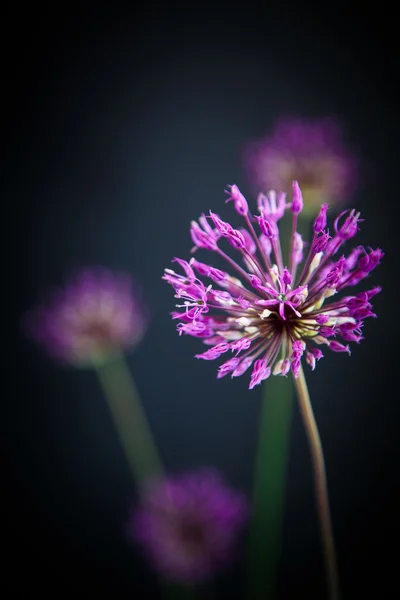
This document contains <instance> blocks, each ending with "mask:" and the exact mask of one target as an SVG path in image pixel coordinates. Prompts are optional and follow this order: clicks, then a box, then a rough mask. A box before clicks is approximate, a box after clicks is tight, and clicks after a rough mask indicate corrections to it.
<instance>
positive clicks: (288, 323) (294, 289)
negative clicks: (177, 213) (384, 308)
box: [163, 181, 383, 389]
mask: <svg viewBox="0 0 400 600" xmlns="http://www.w3.org/2000/svg"><path fill="white" fill-rule="evenodd" d="M229 194H230V198H229V200H233V203H234V206H235V209H236V211H237V212H238V213H239V214H240V215H241V216H242V217H243V219H244V224H245V225H246V228H243V229H234V228H233V227H232V226H231V225H230V224H229V223H227V222H225V221H223V220H222V219H221V218H220V217H219V216H218V215H217V214H215V213H213V212H211V211H210V215H209V217H207V218H206V217H205V216H204V215H203V216H202V217H201V220H200V224H198V223H196V222H193V223H192V226H191V235H192V239H193V242H194V243H195V249H197V248H204V249H207V250H212V251H213V252H215V253H216V254H217V255H218V256H220V257H221V258H223V259H224V260H225V261H226V262H227V264H228V265H229V269H230V270H231V271H232V272H234V273H235V274H236V275H237V277H234V276H233V275H232V274H229V273H227V272H226V271H222V270H220V269H216V268H214V267H212V266H210V265H208V264H205V263H202V262H199V261H198V260H197V259H196V258H194V257H193V258H192V259H191V260H190V262H189V263H188V262H186V261H185V260H182V259H179V258H175V259H174V261H173V262H176V263H178V265H179V266H180V267H181V269H182V270H183V273H184V274H183V275H180V274H177V273H175V271H173V270H171V269H165V273H164V275H163V279H165V280H166V281H167V282H168V283H169V284H171V285H172V287H173V288H174V290H175V298H177V300H178V304H177V307H178V309H179V310H178V311H175V312H173V313H172V317H173V318H174V319H177V320H179V323H178V326H177V330H178V332H179V334H180V335H181V334H183V333H184V334H187V335H192V336H194V337H198V338H201V339H203V341H204V343H205V344H207V345H208V346H211V347H210V348H209V349H208V350H207V351H206V352H203V353H202V354H197V355H196V357H197V358H202V359H203V360H215V359H217V358H219V357H220V356H222V355H225V356H227V355H229V354H230V353H233V354H234V355H233V357H232V358H230V359H229V360H226V361H225V362H224V363H223V364H222V365H221V366H220V367H219V371H218V378H221V377H224V376H225V375H227V374H228V373H230V374H231V377H238V376H240V375H242V374H243V373H244V372H245V371H247V369H249V368H250V367H252V368H253V371H252V375H251V379H250V386H249V387H250V389H252V388H253V387H254V386H255V385H257V384H259V383H261V381H262V380H264V379H266V378H268V377H269V376H270V375H271V373H273V374H274V375H286V374H287V373H288V372H289V370H291V371H292V372H293V374H294V376H295V377H297V376H298V373H299V369H300V360H301V358H302V357H304V358H305V360H306V362H307V363H308V364H309V365H310V366H311V368H312V369H314V368H315V364H316V362H317V361H318V360H320V358H322V356H323V354H322V351H321V349H320V347H321V346H324V345H325V346H328V347H329V348H330V349H331V350H333V351H334V352H348V353H349V354H350V348H349V345H348V343H347V342H356V343H358V342H360V340H361V339H362V332H361V330H362V327H363V321H364V319H366V318H367V317H375V316H376V315H375V314H374V313H373V312H372V305H371V302H370V301H371V298H372V297H373V296H374V295H375V294H377V293H378V292H379V291H380V288H379V287H375V288H372V289H369V290H367V291H365V292H361V293H358V294H356V295H353V294H351V295H347V296H344V295H343V293H342V292H343V291H344V290H345V289H346V288H348V287H349V288H354V286H356V285H358V284H359V283H360V282H361V281H362V280H363V279H365V278H367V277H368V276H369V274H370V272H371V271H372V270H373V269H374V268H375V267H376V266H377V265H378V264H379V263H380V260H381V258H382V257H383V252H382V251H381V250H380V249H376V250H372V249H371V248H364V247H363V246H357V247H356V248H354V249H353V250H352V251H351V252H350V254H348V256H347V257H346V256H344V255H343V254H342V253H341V250H342V247H343V245H344V244H345V242H346V241H347V240H349V239H351V238H353V237H354V236H355V235H356V233H357V230H358V224H359V223H360V221H361V219H360V213H356V212H355V210H351V211H344V212H342V213H341V214H340V215H339V216H338V217H337V218H336V220H335V221H334V226H333V235H332V237H331V236H330V235H329V232H328V229H327V217H326V214H327V209H328V206H327V204H323V205H322V206H321V208H320V212H319V214H318V216H317V217H316V219H315V221H314V225H313V238H312V240H311V243H310V244H309V247H308V253H307V255H306V257H305V258H303V248H304V245H305V244H304V243H303V239H302V237H301V235H300V234H299V233H298V232H297V219H298V215H299V214H300V212H301V211H302V209H303V199H302V194H301V191H300V188H299V186H298V184H297V182H296V181H294V182H293V198H292V202H291V203H287V202H286V197H285V194H283V193H282V194H276V193H275V192H270V193H269V195H268V196H264V195H262V194H261V195H260V196H259V198H258V211H259V214H258V215H255V216H254V218H253V217H251V215H250V214H249V211H248V208H247V202H246V200H245V199H244V197H243V196H242V194H241V193H240V191H239V189H238V187H237V186H236V185H233V186H231V189H230V192H229ZM286 210H289V211H290V212H291V213H292V217H293V227H292V234H291V239H290V248H289V252H288V262H287V263H286V262H285V259H284V255H283V253H282V248H281V243H280V237H279V227H278V221H279V219H280V218H281V217H282V216H283V214H284V212H285V211H286ZM223 238H224V239H225V241H227V242H228V243H229V244H230V245H231V246H232V247H233V248H234V251H235V252H236V253H237V256H238V257H239V259H240V262H241V263H242V264H243V266H242V265H241V264H239V263H238V262H237V261H236V260H234V259H233V258H232V257H231V256H230V255H229V254H226V253H225V251H224V250H223V249H222V248H221V241H222V239H223ZM339 251H340V252H339ZM198 275H200V276H202V277H205V278H208V279H209V280H210V281H211V283H210V284H208V285H206V284H204V283H203V281H202V280H201V279H199V277H198ZM334 296H336V298H337V299H336V298H333V297H334ZM339 340H340V341H339Z"/></svg>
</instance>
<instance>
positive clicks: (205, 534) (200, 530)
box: [128, 469, 247, 584]
mask: <svg viewBox="0 0 400 600" xmlns="http://www.w3.org/2000/svg"><path fill="white" fill-rule="evenodd" d="M246 518H247V503H246V502H245V499H244V497H243V496H242V495H241V494H240V493H238V492H237V491H234V490H232V489H230V488H228V487H227V486H226V485H225V484H224V482H223V480H222V478H221V476H220V475H219V474H218V472H216V471H214V470H212V469H200V470H198V471H194V472H192V473H187V474H183V475H175V476H172V477H168V478H164V479H156V480H153V481H152V482H151V483H148V485H147V488H146V489H145V490H144V492H143V495H142V498H141V503H140V505H139V507H137V508H136V509H135V510H134V511H133V513H132V516H131V519H130V522H129V524H128V535H129V537H130V538H132V539H134V540H135V541H137V542H139V544H140V545H141V546H142V548H143V549H144V551H145V552H146V554H147V555H148V557H149V559H150V561H151V562H152V563H153V565H154V567H155V568H156V570H157V571H158V572H159V573H160V574H161V575H163V576H164V577H165V578H166V579H168V580H170V581H175V582H179V583H183V584H193V583H197V582H200V581H204V580H206V579H208V578H210V577H211V576H212V575H213V574H214V573H216V572H217V571H219V570H220V569H222V568H223V567H224V566H227V565H229V564H230V563H231V561H232V560H233V559H234V557H235V554H236V550H237V537H238V534H239V531H240V529H241V528H242V527H243V525H244V523H245V521H246Z"/></svg>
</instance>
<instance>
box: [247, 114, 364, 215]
mask: <svg viewBox="0 0 400 600" xmlns="http://www.w3.org/2000/svg"><path fill="white" fill-rule="evenodd" d="M244 161H245V165H246V168H247V170H248V174H249V178H250V180H251V182H252V183H253V184H254V187H255V188H256V189H257V190H261V191H264V192H267V191H268V190H270V189H276V190H279V191H284V192H286V193H287V192H289V190H290V186H291V183H292V181H293V180H296V181H298V182H299V184H300V187H301V189H302V192H303V198H304V208H305V214H307V213H311V214H313V213H316V212H317V211H318V210H319V206H320V204H321V203H323V202H329V203H331V204H340V203H343V202H345V201H346V200H349V199H350V197H351V195H352V193H353V191H354V188H355V185H356V183H357V167H358V160H357V159H356V157H355V156H354V155H352V154H351V153H350V151H349V150H348V148H346V145H345V143H344V141H343V133H342V130H341V128H340V126H339V124H338V123H337V122H336V121H335V120H333V119H330V118H325V119H314V120H312V119H310V120H308V119H304V118H296V117H287V118H282V119H281V120H279V121H278V122H277V124H276V127H275V129H274V131H273V132H272V134H271V135H267V136H266V137H264V138H262V139H260V140H257V141H255V142H253V143H250V144H249V145H248V147H247V148H246V150H245V155H244Z"/></svg>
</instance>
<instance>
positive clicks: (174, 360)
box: [1, 2, 400, 600]
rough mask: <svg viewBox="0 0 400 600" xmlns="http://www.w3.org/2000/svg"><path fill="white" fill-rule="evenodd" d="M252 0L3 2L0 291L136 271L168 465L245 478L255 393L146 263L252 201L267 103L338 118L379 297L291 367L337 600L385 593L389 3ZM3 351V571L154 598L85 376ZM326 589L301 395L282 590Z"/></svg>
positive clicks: (390, 366)
mask: <svg viewBox="0 0 400 600" xmlns="http://www.w3.org/2000/svg"><path fill="white" fill-rule="evenodd" d="M264 4H265V5H264V8H263V9H261V8H258V7H253V6H251V5H250V4H248V3H246V4H245V5H243V6H242V7H241V8H240V9H239V8H237V7H235V6H233V5H227V7H226V8H224V9H223V8H222V6H221V7H219V8H218V7H216V6H214V7H211V6H210V7H206V6H205V5H204V6H202V5H199V6H194V7H192V6H189V5H187V4H185V5H184V6H182V7H179V8H178V7H176V8H173V7H172V6H169V7H168V8H165V7H164V8H159V7H158V5H157V4H156V3H153V4H146V6H145V7H142V8H140V7H138V8H136V10H135V11H134V10H133V9H131V10H127V9H126V7H125V8H124V7H123V5H122V4H121V6H118V2H116V3H115V2H113V3H108V6H107V3H106V4H105V5H101V3H100V5H99V3H90V2H85V3H82V2H81V3H79V8H78V7H76V8H75V9H74V7H73V6H72V5H71V4H70V3H68V4H67V3H65V5H64V8H63V9H60V10H59V6H58V5H57V7H54V11H53V12H51V11H49V10H48V9H47V8H45V7H44V5H43V7H42V8H40V7H35V8H33V9H32V8H31V9H28V12H25V10H24V11H21V14H17V9H16V8H15V9H14V10H13V14H11V13H10V14H9V16H8V17H7V18H6V19H5V22H4V28H5V29H6V30H8V32H9V33H10V35H11V34H12V35H11V37H12V43H10V44H7V52H6V53H4V52H3V55H2V63H3V72H4V78H5V81H6V86H5V89H4V91H3V99H5V101H6V104H7V108H6V110H5V111H4V112H3V114H2V120H3V121H4V126H5V127H4V133H3V134H2V141H3V145H4V150H3V151H4V154H3V159H2V192H1V196H2V198H3V199H4V202H5V204H4V205H5V206H6V207H9V208H10V211H11V217H10V218H9V217H8V216H7V214H9V213H8V212H7V213H5V212H3V235H4V237H5V239H7V240H9V241H7V251H6V253H5V254H3V261H4V262H5V263H6V264H9V262H11V263H12V270H11V276H10V277H5V276H4V279H3V295H4V296H7V297H8V294H9V293H10V292H11V297H13V303H12V319H13V322H14V323H15V327H16V328H17V329H18V323H17V322H18V319H19V318H20V316H21V315H22V314H23V312H24V311H25V310H27V309H28V308H29V307H30V306H31V305H32V304H33V303H34V302H35V301H36V300H37V298H38V297H39V295H40V294H41V293H42V291H43V290H45V289H46V287H47V286H48V285H49V284H51V285H53V284H61V283H62V282H63V281H64V278H65V276H67V275H68V273H69V272H70V270H72V269H75V268H76V267H79V266H84V265H97V264H99V265H106V266H108V267H110V268H119V269H125V270H128V271H130V272H131V273H132V274H134V275H135V276H136V277H137V278H138V279H139V280H140V281H141V283H142V285H143V288H144V292H145V295H146V297H147V299H148V304H149V307H150V309H151V313H152V320H151V324H150V327H149V330H148V333H147V335H146V337H145V339H144V341H143V343H142V345H141V346H140V348H138V349H137V350H136V351H135V352H133V353H131V354H130V355H129V364H130V366H131V368H132V371H133V373H134V376H135V378H136V381H137V384H138V387H139V389H140V391H141V394H142V398H143V402H144V405H145V408H146V411H147V413H148V416H149V420H150V422H151V424H152V427H153V430H154V433H155V436H156V438H157V440H158V442H159V446H160V449H161V452H162V454H163V456H164V458H165V462H166V465H167V467H168V468H169V469H170V470H182V469H187V468H192V467H195V466H197V465H203V464H206V465H207V464H208V465H210V464H211V465H215V466H217V467H218V468H220V469H221V470H222V471H223V472H224V473H225V474H226V476H227V478H228V480H229V482H230V483H231V484H232V485H234V486H237V487H239V488H242V489H244V490H245V491H247V492H250V490H251V481H252V459H253V454H254V450H255V436H256V430H257V415H258V408H259V402H260V389H256V390H254V391H253V392H249V391H248V390H247V385H246V381H245V378H243V379H236V380H230V379H229V378H227V379H223V380H221V381H217V380H216V376H215V375H216V365H215V364H213V363H203V362H200V361H197V360H195V359H193V355H194V354H195V353H197V352H199V351H200V347H199V344H198V343H197V342H196V340H193V339H189V338H183V337H182V338H179V337H178V335H177V333H176V331H175V324H174V323H173V322H172V321H171V319H170V317H169V312H170V311H171V310H172V309H173V297H172V293H171V290H170V288H169V287H168V286H167V285H166V284H165V283H164V282H162V281H161V275H162V272H163V269H164V267H166V266H168V264H169V261H170V260H171V259H172V258H173V257H174V256H180V257H184V258H185V257H188V256H189V250H190V248H191V245H192V243H191V240H190V236H189V223H190V221H191V219H193V218H197V217H198V216H199V215H200V213H201V212H203V211H208V209H209V208H212V209H213V210H215V211H216V212H221V213H222V214H223V215H225V216H226V215H228V211H229V209H228V208H227V209H226V212H225V208H224V207H223V202H224V199H225V196H224V193H223V190H224V188H225V187H226V185H227V184H229V183H237V184H238V185H239V186H240V187H241V189H242V191H243V192H244V193H246V195H247V197H248V198H249V200H250V199H251V193H250V189H249V186H248V184H247V181H246V178H245V174H244V171H243V168H242V164H241V156H242V150H243V147H244V145H245V143H246V142H247V141H248V140H249V139H252V138H257V137H260V136H261V135H263V134H264V133H266V132H267V130H268V129H270V128H271V127H272V126H273V123H274V121H275V119H276V118H278V117H279V116H281V115H285V114H298V115H303V116H306V117H314V116H317V117H318V116H324V115H333V116H336V117H337V118H338V119H339V120H340V121H341V122H342V124H343V127H344V129H345V132H346V136H347V141H348V143H349V145H351V146H352V147H353V149H354V150H355V151H356V152H357V153H358V154H359V155H360V156H361V158H362V160H363V169H364V170H363V174H362V179H363V180H362V186H361V188H360V190H359V192H358V193H357V195H356V197H355V201H356V203H357V207H358V209H359V210H361V211H362V213H363V215H364V217H365V219H366V220H365V223H363V224H362V231H361V233H360V235H359V238H358V239H359V242H358V243H363V244H366V245H371V246H374V247H376V246H378V247H381V248H382V249H383V250H384V251H385V252H386V256H385V258H384V261H383V266H382V267H380V268H379V269H377V270H376V271H375V272H374V274H373V284H374V285H375V284H380V285H382V287H383V292H382V294H381V295H379V296H378V297H377V298H376V302H375V306H376V311H377V313H378V316H379V318H378V320H372V319H371V320H369V322H367V324H366V326H365V338H366V339H365V340H364V341H363V342H362V344H361V345H360V346H358V347H356V348H354V352H353V355H352V356H351V357H350V358H349V357H348V356H347V355H343V354H333V353H331V355H329V356H326V358H325V359H324V360H323V361H321V362H320V363H319V364H318V368H317V370H316V371H315V372H314V373H313V374H310V375H309V377H308V381H309V386H310V392H311V397H312V400H313V404H314V408H315V413H316V418H317V421H318V423H319V426H320V433H321V437H322V440H323V444H324V448H325V454H326V462H327V471H328V478H329V488H330V494H331V504H332V512H333V520H334V524H335V530H336V537H337V546H338V556H339V567H340V571H341V576H342V580H343V588H344V589H345V590H347V596H345V597H348V598H353V597H358V595H357V594H359V595H360V597H361V592H360V590H362V589H368V590H369V591H370V592H371V595H373V594H374V593H375V594H377V593H378V591H379V594H380V596H379V597H386V596H388V595H389V589H391V585H392V584H393V582H394V581H395V577H396V572H395V571H394V558H395V557H394V554H393V553H394V550H392V549H391V547H390V546H391V542H390V540H391V538H392V536H394V530H395V529H396V523H397V524H398V510H397V509H398V504H399V477H398V458H399V453H398V446H397V436H398V433H397V432H398V404H397V402H396V389H397V388H396V384H397V377H396V375H397V371H398V365H397V360H396V358H397V356H398V335H399V319H398V318H397V309H398V302H397V298H398V297H397V289H398V279H397V277H398V239H399V235H398V218H399V210H398V204H399V198H398V196H399V190H398V139H399V135H400V129H399V119H398V100H399V98H398V96H397V95H396V92H395V88H396V85H395V84H396V75H395V73H396V65H397V67H398V59H399V55H398V53H395V50H394V49H395V35H397V32H395V29H394V26H392V24H391V22H390V15H387V14H386V13H382V12H372V10H371V9H366V8H365V7H363V9H362V11H356V10H354V12H349V11H348V10H347V9H346V10H342V9H341V8H340V6H336V5H329V7H328V6H326V5H324V6H323V7H321V6H319V7H317V8H314V9H311V8H309V7H307V6H305V5H302V4H301V3H297V4H296V5H294V6H293V7H289V6H282V5H281V4H280V8H278V7H277V6H276V5H275V4H274V5H273V6H272V5H269V4H268V3H264ZM56 8H57V10H56ZM376 9H377V10H379V7H378V6H377V7H376ZM368 11H369V12H368ZM254 200H255V199H254ZM14 294H15V298H14ZM3 314H4V319H5V320H6V321H7V323H10V322H11V319H10V318H9V314H8V312H5V313H3ZM7 323H6V325H7ZM14 346H15V341H14V344H13V347H14ZM6 349H7V350H8V347H7V348H6ZM8 358H9V359H11V358H12V364H11V366H10V367H8V366H7V368H6V375H11V386H9V387H8V391H7V393H5V394H3V395H2V405H3V409H2V419H1V421H2V423H1V431H2V449H3V457H4V460H3V474H4V479H3V482H2V488H3V492H2V493H4V494H5V496H6V498H7V501H8V505H7V511H6V512H5V513H3V518H4V520H5V521H6V524H7V525H11V532H10V537H9V538H7V540H8V548H9V550H8V552H7V555H8V561H9V563H10V569H9V572H11V570H12V569H17V575H16V576H11V575H8V572H7V571H6V573H5V575H4V580H5V582H6V585H9V586H11V585H13V586H14V585H17V589H23V588H24V586H25V585H27V583H28V582H29V586H30V588H29V589H30V590H34V591H37V592H38V593H44V594H50V593H54V591H56V593H58V591H59V590H67V591H68V593H69V594H70V593H72V592H73V593H75V592H76V591H77V590H78V591H79V590H82V589H83V588H84V587H86V586H88V589H89V586H91V589H93V593H96V594H97V593H98V592H99V591H100V592H104V593H105V592H107V593H108V594H113V597H115V598H125V597H126V598H128V597H129V598H132V597H140V598H142V597H148V596H150V595H151V594H152V593H153V592H154V590H153V588H152V585H153V583H152V582H153V579H152V577H151V574H150V571H149V570H148V568H147V566H146V564H145V563H144V561H143V560H142V559H141V558H140V557H138V556H136V555H135V553H134V552H133V550H132V549H131V548H130V546H129V545H128V544H127V542H126V540H125V539H124V537H123V534H122V533H121V531H122V528H123V525H124V519H125V515H126V512H127V509H128V507H129V503H130V499H131V498H132V497H133V495H134V488H133V486H132V484H131V480H130V474H129V470H128V467H127V465H126V464H125V462H124V458H123V455H122V452H121V451H120V448H119V446H118V441H117V437H116V435H115V433H114V429H113V424H112V422H111V420H110V418H109V414H108V411H107V406H106V404H105V402H104V400H103V397H102V394H101V391H100V389H99V387H98V383H97V381H96V379H95V377H94V375H93V374H92V373H90V372H86V371H84V372H79V371H73V370H68V369H65V368H62V367H59V366H58V365H56V364H53V363H52V362H51V361H50V360H48V359H47V358H46V357H44V356H43V355H42V353H41V351H40V350H38V349H37V348H36V347H35V346H33V344H31V343H30V342H29V341H27V340H25V338H24V337H23V336H21V334H20V333H19V332H17V336H16V353H15V352H14V350H13V351H12V352H11V350H10V352H9V353H8ZM382 564H383V565H384V566H382ZM27 572H28V573H27ZM29 573H30V574H29ZM240 576H241V574H240V569H237V570H236V571H234V572H231V573H230V574H228V575H227V576H226V578H225V579H226V581H224V582H220V584H219V585H221V586H222V585H223V584H224V585H226V588H225V589H227V590H229V593H227V595H226V597H229V598H232V599H234V598H236V597H237V598H239V595H237V594H238V592H237V589H238V587H237V586H238V582H239V581H240ZM15 577H16V579H15ZM323 586H324V579H323V571H322V561H321V554H320V546H319V537H318V530H317V525H316V516H315V505H314V496H313V489H312V478H311V465H310V459H309V454H308V447H307V444H306V440H305V436H304V432H303V428H302V424H301V422H300V418H299V415H298V413H297V412H296V414H295V419H294V424H293V431H292V447H291V453H290V465H289V484H288V491H287V504H286V517H285V531H284V555H283V559H282V565H281V597H282V598H285V599H286V598H299V597H303V596H304V597H305V596H306V597H307V598H308V599H309V600H311V599H313V598H318V599H321V598H322V594H323V590H324V587H323ZM135 594H136V596H135ZM145 594H147V595H145ZM235 594H236V595H235ZM224 597H225V596H224Z"/></svg>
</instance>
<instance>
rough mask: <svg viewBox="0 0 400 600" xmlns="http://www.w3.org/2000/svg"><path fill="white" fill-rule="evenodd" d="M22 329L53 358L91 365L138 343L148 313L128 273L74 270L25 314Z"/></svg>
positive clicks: (103, 270)
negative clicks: (72, 274)
mask: <svg viewBox="0 0 400 600" xmlns="http://www.w3.org/2000/svg"><path fill="white" fill-rule="evenodd" d="M25 325H26V329H27V330H28V332H29V333H30V335H31V336H32V337H33V338H34V339H35V340H36V341H37V342H39V343H41V344H42V345H43V346H44V347H45V348H46V350H47V351H48V353H49V354H50V355H51V356H52V357H53V358H56V359H58V360H61V361H62V362H65V363H69V364H72V365H74V366H91V365H93V363H94V362H103V361H106V360H108V359H109V358H110V357H111V356H112V355H113V354H114V353H116V352H118V351H120V350H121V349H124V348H128V347H129V346H133V345H135V344H137V343H139V341H140V340H141V339H142V337H143V335H144V332H145V329H146V326H147V315H146V312H145V310H144V306H143V304H142V301H141V293H140V290H139V288H138V286H137V285H134V284H133V282H132V280H131V278H130V277H129V275H127V274H115V273H112V272H110V271H108V270H107V269H104V268H95V269H85V270H82V271H80V272H78V274H77V275H76V276H75V277H73V278H72V279H71V280H70V281H69V282H68V284H67V285H66V286H65V288H63V289H60V290H57V291H56V292H55V293H54V294H53V295H52V296H51V297H50V298H49V300H48V302H47V303H46V304H44V305H42V306H39V307H37V308H35V309H33V310H32V311H31V312H29V313H28V314H27V316H26V318H25Z"/></svg>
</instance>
